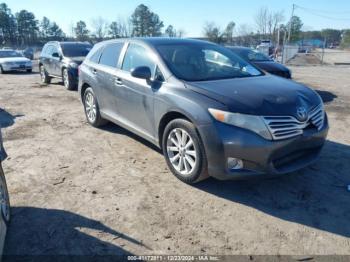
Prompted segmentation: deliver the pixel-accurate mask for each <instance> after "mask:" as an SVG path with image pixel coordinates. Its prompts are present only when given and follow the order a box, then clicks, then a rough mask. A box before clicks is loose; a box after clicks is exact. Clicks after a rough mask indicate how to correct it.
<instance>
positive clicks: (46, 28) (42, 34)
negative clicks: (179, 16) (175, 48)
mask: <svg viewBox="0 0 350 262" xmlns="http://www.w3.org/2000/svg"><path fill="white" fill-rule="evenodd" d="M163 29H164V22H163V21H162V20H161V19H160V17H159V16H158V15H157V14H156V13H154V12H152V11H151V10H150V8H149V7H147V6H146V5H143V4H140V5H139V6H137V7H136V9H135V11H134V12H133V14H132V15H131V17H130V18H128V19H122V18H119V19H117V20H116V21H112V22H108V21H107V20H105V19H104V18H102V17H97V18H94V19H92V20H91V25H90V27H88V25H87V23H86V22H85V21H78V22H76V23H75V24H73V25H71V32H70V35H67V34H66V33H64V32H63V30H62V29H61V28H60V27H59V25H58V24H57V23H56V22H54V21H50V19H49V18H47V17H43V18H42V19H41V20H40V21H39V20H38V19H37V18H36V17H35V15H34V13H32V12H29V11H27V10H21V11H19V12H18V13H15V14H13V13H12V11H11V9H10V8H9V7H8V6H7V5H6V4H5V3H2V4H0V46H18V47H21V46H22V47H23V46H31V45H42V44H44V43H46V42H47V41H55V40H57V41H64V40H78V41H90V42H99V41H102V40H105V39H112V38H121V37H147V36H148V37H154V36H168V37H182V36H183V35H184V31H183V30H176V29H175V28H174V26H173V25H168V26H167V27H166V28H165V30H164V32H163Z"/></svg>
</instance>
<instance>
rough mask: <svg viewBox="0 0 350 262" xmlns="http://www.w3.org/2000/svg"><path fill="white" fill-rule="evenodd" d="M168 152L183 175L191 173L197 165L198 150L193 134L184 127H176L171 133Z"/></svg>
mask: <svg viewBox="0 0 350 262" xmlns="http://www.w3.org/2000/svg"><path fill="white" fill-rule="evenodd" d="M167 154H168V157H169V160H170V163H171V165H172V166H173V167H174V168H175V170H177V171H178V172H179V173H181V175H185V176H186V175H190V174H191V173H192V171H193V170H194V169H195V167H196V162H197V158H198V156H197V155H198V154H197V150H196V148H195V145H194V143H193V140H192V138H191V136H190V135H189V134H188V133H187V132H186V131H185V130H184V129H182V128H175V129H173V130H172V131H171V132H170V133H169V136H168V139H167Z"/></svg>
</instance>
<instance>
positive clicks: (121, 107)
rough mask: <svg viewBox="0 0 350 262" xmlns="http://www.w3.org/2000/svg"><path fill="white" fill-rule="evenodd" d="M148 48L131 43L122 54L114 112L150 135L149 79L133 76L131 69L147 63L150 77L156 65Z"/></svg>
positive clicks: (151, 99) (150, 85)
mask: <svg viewBox="0 0 350 262" xmlns="http://www.w3.org/2000/svg"><path fill="white" fill-rule="evenodd" d="M151 52H152V51H151V50H147V49H146V47H144V46H141V45H139V44H134V43H131V44H130V45H129V46H128V49H127V51H126V53H125V56H124V60H123V63H122V67H121V70H118V71H117V72H116V79H115V82H114V85H115V92H116V94H117V97H118V98H119V101H118V103H117V107H118V111H119V114H120V115H121V117H122V118H123V119H124V120H125V121H127V123H128V124H129V125H131V126H132V127H134V128H135V129H137V130H138V131H140V132H142V133H144V134H145V135H148V136H150V137H153V134H154V131H155V130H154V129H155V128H154V108H153V105H154V103H153V100H154V92H156V90H157V89H154V88H153V83H152V81H148V80H145V79H139V78H135V77H133V76H132V75H131V70H132V69H134V68H136V67H139V66H148V67H149V68H150V69H151V72H152V76H154V74H155V70H156V64H155V63H154V62H153V60H152V58H151V56H150V54H151Z"/></svg>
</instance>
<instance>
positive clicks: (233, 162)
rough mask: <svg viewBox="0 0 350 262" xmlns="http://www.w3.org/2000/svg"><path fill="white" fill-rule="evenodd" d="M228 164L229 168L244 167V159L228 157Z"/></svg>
mask: <svg viewBox="0 0 350 262" xmlns="http://www.w3.org/2000/svg"><path fill="white" fill-rule="evenodd" d="M227 166H228V168H229V169H234V170H237V169H242V168H243V161H242V160H241V159H238V158H233V157H229V158H227Z"/></svg>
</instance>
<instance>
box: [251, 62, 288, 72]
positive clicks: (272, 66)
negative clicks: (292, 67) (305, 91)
mask: <svg viewBox="0 0 350 262" xmlns="http://www.w3.org/2000/svg"><path fill="white" fill-rule="evenodd" d="M252 63H253V64H254V65H255V66H257V67H259V68H261V69H262V70H265V71H267V72H276V71H282V72H289V69H288V68H287V67H285V66H284V65H282V64H280V63H277V62H274V61H254V62H252Z"/></svg>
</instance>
